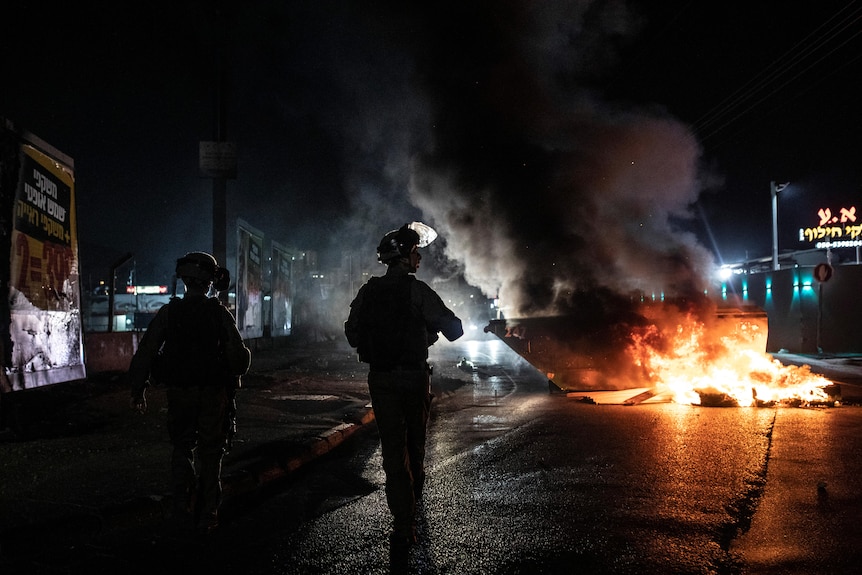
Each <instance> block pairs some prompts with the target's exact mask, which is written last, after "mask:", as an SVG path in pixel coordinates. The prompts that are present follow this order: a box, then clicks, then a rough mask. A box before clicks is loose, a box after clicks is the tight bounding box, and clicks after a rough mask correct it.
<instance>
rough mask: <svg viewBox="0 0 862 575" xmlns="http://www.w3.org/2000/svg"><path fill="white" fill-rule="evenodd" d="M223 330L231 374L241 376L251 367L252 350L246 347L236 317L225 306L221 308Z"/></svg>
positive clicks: (226, 356)
mask: <svg viewBox="0 0 862 575" xmlns="http://www.w3.org/2000/svg"><path fill="white" fill-rule="evenodd" d="M221 309H222V310H223V311H222V315H221V322H222V332H223V333H224V334H225V338H226V339H225V345H224V351H225V361H226V362H227V368H228V371H229V372H230V374H231V375H236V376H241V375H245V374H246V373H247V372H248V368H249V367H251V350H250V349H249V348H248V347H246V345H245V342H244V341H243V339H242V334H240V333H239V329H237V327H236V319H234V317H233V314H231V313H230V310H228V309H227V308H225V307H222V308H221Z"/></svg>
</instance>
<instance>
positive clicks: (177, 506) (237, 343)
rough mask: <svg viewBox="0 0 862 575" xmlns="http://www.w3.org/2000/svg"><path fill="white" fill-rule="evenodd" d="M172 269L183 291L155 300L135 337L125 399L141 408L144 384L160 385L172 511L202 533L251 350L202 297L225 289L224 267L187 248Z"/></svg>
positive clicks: (211, 523)
mask: <svg viewBox="0 0 862 575" xmlns="http://www.w3.org/2000/svg"><path fill="white" fill-rule="evenodd" d="M176 274H177V277H179V278H180V279H182V281H183V283H184V284H185V288H186V292H185V295H184V296H183V297H182V298H174V299H172V300H171V301H170V302H169V303H168V304H167V305H164V306H162V308H161V309H159V312H158V313H157V314H156V317H154V318H153V320H152V322H151V323H150V325H149V326H148V328H147V331H146V332H145V333H144V336H143V337H142V338H141V341H140V344H139V346H138V351H137V352H136V353H135V355H134V357H133V358H132V362H131V365H130V366H129V379H130V382H131V393H132V398H131V406H132V408H134V409H136V410H138V411H140V412H142V413H143V412H145V411H146V407H147V402H146V393H145V392H146V388H147V386H148V385H149V384H150V383H151V382H152V381H155V382H156V383H159V384H164V385H165V386H166V395H167V401H168V434H169V436H170V440H171V443H172V444H173V453H172V456H171V475H172V480H173V496H174V513H175V517H177V518H178V519H179V520H181V521H182V520H188V521H189V522H191V521H195V522H196V524H197V526H198V528H199V529H200V530H201V531H203V532H205V533H209V532H211V531H212V530H213V529H215V528H216V527H217V526H218V508H219V504H220V500H221V465H222V458H223V457H224V453H225V448H226V445H227V439H228V433H229V431H230V425H231V417H230V416H231V410H232V407H233V405H234V404H233V399H234V394H235V393H236V388H237V387H238V385H239V377H240V376H242V375H244V374H245V373H246V372H247V371H248V368H249V366H250V364H251V352H250V351H249V349H248V348H247V347H246V346H245V344H244V343H243V340H242V336H241V335H240V333H239V331H238V330H237V327H236V321H235V320H234V317H233V315H231V313H230V311H228V310H227V308H225V307H224V306H223V305H222V303H221V302H220V301H219V300H218V298H216V297H209V293H210V290H211V289H213V288H215V290H216V291H222V290H224V289H227V287H228V285H229V283H230V275H229V274H228V272H227V270H226V269H224V268H220V267H219V266H218V263H217V262H216V260H215V258H214V257H212V256H211V255H209V254H207V253H204V252H191V253H188V254H186V255H185V256H184V257H182V258H180V259H178V260H177V266H176ZM195 452H197V454H195ZM195 455H197V457H195ZM196 463H197V469H196V465H195V464H196Z"/></svg>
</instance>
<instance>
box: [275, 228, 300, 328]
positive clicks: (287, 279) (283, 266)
mask: <svg viewBox="0 0 862 575" xmlns="http://www.w3.org/2000/svg"><path fill="white" fill-rule="evenodd" d="M271 273H272V279H271V280H270V281H271V295H272V300H271V301H272V326H271V333H272V335H273V337H279V336H284V335H290V334H291V333H292V330H293V298H294V294H293V285H292V281H293V254H292V253H291V252H290V250H288V249H287V248H286V247H284V246H282V245H281V244H279V243H278V242H272V271H271Z"/></svg>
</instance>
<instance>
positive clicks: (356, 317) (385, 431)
mask: <svg viewBox="0 0 862 575" xmlns="http://www.w3.org/2000/svg"><path fill="white" fill-rule="evenodd" d="M420 234H421V236H420ZM436 237H437V233H436V232H435V231H434V230H433V229H431V228H430V227H428V226H426V225H425V224H422V223H419V222H414V223H412V224H405V225H404V226H402V227H401V228H400V229H398V230H393V231H391V232H389V233H387V234H386V235H385V236H383V239H382V240H381V242H380V245H379V246H378V248H377V257H378V260H379V261H380V262H381V263H385V264H386V265H387V266H388V268H387V270H386V274H385V275H384V276H381V277H373V278H371V279H370V280H369V281H368V282H367V283H366V284H365V285H363V286H362V287H361V288H360V289H359V292H358V293H357V294H356V298H355V299H354V300H353V302H352V303H351V304H350V315H349V317H348V319H347V321H346V322H345V323H344V333H345V335H346V336H347V340H348V342H349V343H350V345H351V346H353V347H355V348H356V350H357V352H358V354H359V359H360V361H363V362H366V363H368V364H369V371H368V388H369V391H370V393H371V403H372V407H373V408H374V415H375V419H376V421H377V427H378V430H379V432H380V444H381V449H382V453H383V470H384V471H385V473H386V500H387V503H388V505H389V510H390V511H391V512H392V516H393V519H394V522H393V523H394V526H393V530H392V534H391V541H392V543H393V544H397V545H409V544H412V543H415V542H416V525H415V521H416V520H415V510H416V502H417V501H418V500H419V499H420V498H421V497H422V488H423V485H424V482H425V465H424V460H425V434H426V429H427V424H428V413H429V410H430V406H431V397H432V396H431V369H430V367H429V366H428V363H427V359H428V346H430V345H432V344H433V343H434V342H435V341H437V339H438V335H437V334H438V332H441V333H443V335H444V336H445V337H446V339H448V340H449V341H454V340H456V339H458V338H459V337H461V336H462V335H463V334H464V329H463V327H462V325H461V320H460V319H458V317H456V316H455V314H454V313H453V312H452V311H451V310H450V309H448V308H447V307H446V305H445V304H444V303H443V301H442V300H441V299H440V296H438V295H437V293H436V292H435V291H434V290H433V289H431V288H430V287H429V286H428V284H426V283H425V282H422V281H420V280H418V279H416V277H415V276H414V275H413V274H415V273H416V270H417V269H418V268H419V261H420V260H421V259H422V256H421V255H420V254H419V252H418V248H419V247H425V246H426V245H428V244H429V243H431V242H432V241H433V240H434V239H435V238H436Z"/></svg>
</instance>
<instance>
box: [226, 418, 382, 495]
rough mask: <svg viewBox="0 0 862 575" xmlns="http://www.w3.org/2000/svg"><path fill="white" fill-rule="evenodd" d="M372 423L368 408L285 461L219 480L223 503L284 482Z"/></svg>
mask: <svg viewBox="0 0 862 575" xmlns="http://www.w3.org/2000/svg"><path fill="white" fill-rule="evenodd" d="M373 421H374V410H373V409H371V407H370V405H369V406H366V410H365V412H364V413H363V414H362V415H361V416H360V417H358V418H356V421H355V422H346V423H342V424H340V425H337V426H335V427H333V428H330V429H328V430H327V431H324V432H323V433H321V434H319V435H318V436H317V437H315V438H314V439H313V440H312V441H311V443H310V444H309V445H308V446H307V447H306V448H305V450H304V451H303V452H302V453H301V454H299V455H296V456H293V457H291V458H289V459H286V460H284V461H278V460H276V461H261V462H258V463H256V464H254V465H252V466H250V467H249V468H247V469H245V470H243V471H240V472H237V473H235V474H233V475H231V476H229V477H223V478H222V501H223V502H227V500H229V499H231V498H233V497H239V496H242V495H247V494H249V493H251V492H254V491H256V490H258V489H260V488H261V487H263V486H264V485H266V484H267V483H271V482H273V481H278V480H280V479H284V478H285V477H287V476H288V475H290V474H291V473H293V472H295V471H296V470H297V469H299V468H300V467H302V466H303V465H305V464H307V463H308V462H309V461H313V460H314V459H316V458H318V457H320V456H322V455H325V454H327V453H329V452H330V451H332V450H333V449H334V448H336V447H338V446H339V445H341V443H342V442H344V441H345V440H346V439H347V438H349V437H351V436H352V435H354V434H355V433H356V432H357V431H359V430H361V429H363V428H364V427H365V426H366V425H368V424H369V423H371V422H373Z"/></svg>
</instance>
